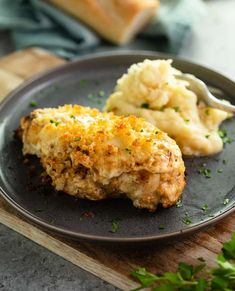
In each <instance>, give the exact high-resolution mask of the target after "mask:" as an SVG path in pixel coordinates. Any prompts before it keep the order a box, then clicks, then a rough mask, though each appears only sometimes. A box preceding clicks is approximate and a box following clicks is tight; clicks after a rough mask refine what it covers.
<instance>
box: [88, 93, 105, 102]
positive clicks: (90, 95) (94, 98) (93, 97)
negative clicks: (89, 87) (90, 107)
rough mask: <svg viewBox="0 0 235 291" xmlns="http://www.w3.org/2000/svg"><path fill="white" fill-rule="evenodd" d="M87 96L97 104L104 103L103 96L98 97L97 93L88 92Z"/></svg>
mask: <svg viewBox="0 0 235 291" xmlns="http://www.w3.org/2000/svg"><path fill="white" fill-rule="evenodd" d="M87 98H88V99H89V100H91V101H92V102H96V103H97V104H101V103H102V100H101V98H99V97H97V96H96V95H94V94H91V93H90V94H88V95H87Z"/></svg>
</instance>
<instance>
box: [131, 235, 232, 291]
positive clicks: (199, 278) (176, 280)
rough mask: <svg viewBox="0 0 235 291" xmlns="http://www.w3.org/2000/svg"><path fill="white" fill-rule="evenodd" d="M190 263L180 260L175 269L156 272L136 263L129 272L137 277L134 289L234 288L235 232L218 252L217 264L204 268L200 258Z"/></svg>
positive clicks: (219, 290)
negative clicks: (160, 272)
mask: <svg viewBox="0 0 235 291" xmlns="http://www.w3.org/2000/svg"><path fill="white" fill-rule="evenodd" d="M198 260H199V261H200V262H201V263H200V264H198V265H196V266H193V265H189V264H186V263H179V265H178V269H177V270H176V272H166V273H163V274H161V275H155V274H153V273H150V272H148V271H147V270H146V269H145V268H143V267H139V268H138V269H136V270H135V271H134V272H132V273H131V275H132V276H133V277H134V278H135V279H136V280H138V281H139V283H140V286H139V287H138V288H136V289H135V290H142V289H145V288H150V289H148V290H152V291H232V290H235V233H234V234H233V235H232V238H231V240H230V241H229V242H227V243H224V245H223V248H222V253H221V254H220V255H218V257H217V259H216V262H217V267H216V268H214V269H208V268H207V270H205V268H206V264H205V260H204V259H203V258H198Z"/></svg>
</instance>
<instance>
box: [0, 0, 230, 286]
mask: <svg viewBox="0 0 235 291" xmlns="http://www.w3.org/2000/svg"><path fill="white" fill-rule="evenodd" d="M206 5H207V6H208V12H207V15H206V16H205V17H204V19H201V20H200V21H199V22H198V24H197V25H196V26H195V28H194V29H193V32H192V35H191V37H190V38H188V40H187V42H186V43H185V45H184V47H183V48H182V50H181V52H180V55H181V56H182V57H185V58H188V59H190V60H193V61H194V62H197V63H200V64H203V65H205V66H208V67H211V68H213V69H215V70H217V71H219V72H221V73H223V74H225V75H227V76H229V77H230V78H232V79H234V80H235V33H234V27H235V1H234V0H211V1H206ZM11 51H13V47H12V45H11V42H10V39H9V36H8V34H7V33H5V32H1V33H0V55H4V54H6V53H9V52H11ZM0 290H7V291H8V290H11V291H16V290H19V291H21V290H22V291H28V290H30V291H31V290H66V291H69V290H110V291H111V290H118V289H116V288H114V287H112V286H111V285H109V284H107V283H105V282H103V281H102V280H100V279H98V278H96V277H95V276H93V275H91V274H89V273H87V272H85V271H83V270H82V269H80V268H78V267H77V266H74V265H73V264H71V263H69V262H67V261H66V260H64V259H62V258H60V257H58V256H57V255H55V254H53V253H51V252H49V251H47V250H46V249H44V248H43V247H40V246H38V245H36V244H35V243H33V242H31V241H30V240H28V239H26V238H24V237H23V236H21V235H19V234H17V233H15V232H13V231H12V230H10V229H8V228H7V227H5V226H3V225H0Z"/></svg>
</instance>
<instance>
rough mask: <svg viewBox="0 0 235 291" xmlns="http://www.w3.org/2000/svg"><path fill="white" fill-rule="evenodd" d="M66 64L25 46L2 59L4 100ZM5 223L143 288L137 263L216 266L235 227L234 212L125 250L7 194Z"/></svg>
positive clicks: (120, 283)
mask: <svg viewBox="0 0 235 291" xmlns="http://www.w3.org/2000/svg"><path fill="white" fill-rule="evenodd" d="M64 62H65V61H64V60H62V59H59V58H57V57H55V56H53V55H51V54H49V53H47V52H45V51H43V50H41V49H26V50H23V51H19V52H16V53H13V54H11V55H9V56H7V57H5V58H3V59H0V92H1V94H2V95H1V94H0V100H1V97H2V98H3V97H4V96H5V95H6V94H7V93H9V92H10V91H11V90H13V89H14V88H15V87H16V86H18V85H19V84H20V83H21V82H23V81H24V80H25V79H27V78H29V77H30V76H32V75H35V74H37V73H39V72H42V71H44V70H46V69H49V68H51V67H55V66H57V65H60V64H63V63H64ZM0 223H3V224H4V225H6V226H8V227H9V228H11V229H13V230H15V231H17V232H18V233H20V234H22V235H24V236H25V237H27V238H29V239H30V240H32V241H34V242H36V243H38V244H39V245H42V246H44V247H45V248H47V249H48V250H50V251H52V252H54V253H56V254H57V255H59V256H61V257H63V258H65V259H66V260H68V261H70V262H72V263H73V264H75V265H77V266H79V267H81V268H82V269H84V270H86V271H88V272H90V273H92V274H94V275H96V276H97V277H99V278H101V279H103V280H105V281H107V282H109V283H111V284H112V285H114V286H116V287H118V288H120V289H122V290H130V289H132V288H135V287H137V286H138V284H137V283H136V282H134V281H133V279H132V278H131V277H130V272H131V271H132V270H133V269H134V268H136V267H138V266H144V267H146V268H147V269H148V270H149V271H152V272H155V273H161V272H165V271H174V270H175V269H176V267H177V265H178V263H179V262H180V261H184V262H187V263H190V264H193V263H196V261H197V258H198V257H204V258H205V260H206V261H207V263H208V265H209V266H213V265H214V264H215V257H216V255H217V253H218V252H219V251H220V250H221V247H222V243H223V242H225V241H227V240H228V239H229V238H230V237H231V233H232V232H234V231H235V213H233V214H231V215H229V217H227V218H225V219H223V220H222V221H221V222H219V223H217V224H216V225H214V226H212V227H210V228H208V229H206V230H204V231H201V232H198V233H195V234H194V235H191V236H189V237H187V238H184V239H183V240H181V241H178V242H176V241H174V242H172V243H171V244H168V245H165V244H164V245H152V246H149V247H147V248H142V249H140V248H138V249H135V246H134V245H133V247H132V248H131V249H130V248H129V249H126V250H124V249H110V248H107V247H102V246H97V245H94V244H88V243H77V242H74V241H68V240H65V239H61V238H59V237H56V236H55V235H51V234H49V233H48V232H46V231H44V230H42V229H41V228H39V227H37V226H35V225H33V224H32V223H30V222H28V221H26V220H25V219H24V218H23V217H21V216H20V215H19V214H18V213H17V212H16V211H15V210H14V209H13V208H12V207H11V206H10V205H8V203H6V202H5V201H4V200H3V199H2V198H0Z"/></svg>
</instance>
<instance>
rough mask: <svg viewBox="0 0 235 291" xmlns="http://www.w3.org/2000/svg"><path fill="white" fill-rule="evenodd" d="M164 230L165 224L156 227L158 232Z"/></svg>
mask: <svg viewBox="0 0 235 291" xmlns="http://www.w3.org/2000/svg"><path fill="white" fill-rule="evenodd" d="M165 228H166V226H165V224H160V225H159V226H158V229H160V230H162V229H165Z"/></svg>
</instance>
